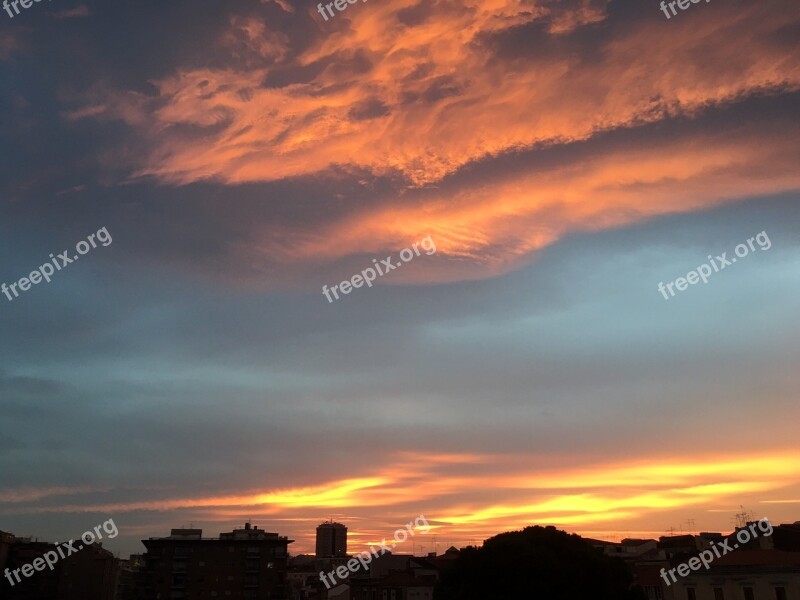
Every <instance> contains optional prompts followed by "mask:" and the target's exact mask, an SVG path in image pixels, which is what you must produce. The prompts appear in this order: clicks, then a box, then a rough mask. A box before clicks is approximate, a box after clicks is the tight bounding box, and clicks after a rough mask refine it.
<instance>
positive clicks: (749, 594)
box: [742, 587, 756, 600]
mask: <svg viewBox="0 0 800 600" xmlns="http://www.w3.org/2000/svg"><path fill="white" fill-rule="evenodd" d="M742 591H743V592H744V600H756V597H755V595H754V594H753V588H751V587H746V588H744V589H742Z"/></svg>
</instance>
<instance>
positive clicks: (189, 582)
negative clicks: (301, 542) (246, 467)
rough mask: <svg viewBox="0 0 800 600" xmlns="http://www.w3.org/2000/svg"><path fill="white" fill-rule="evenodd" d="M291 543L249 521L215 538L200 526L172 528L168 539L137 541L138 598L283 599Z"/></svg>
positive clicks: (285, 590)
mask: <svg viewBox="0 0 800 600" xmlns="http://www.w3.org/2000/svg"><path fill="white" fill-rule="evenodd" d="M293 541H294V540H290V539H288V538H287V537H284V536H279V535H278V534H277V533H269V532H267V531H264V530H263V529H259V528H258V527H253V526H252V525H251V524H250V523H246V524H245V526H244V528H243V529H234V530H233V531H231V532H228V533H221V534H220V535H219V537H218V538H204V537H203V530H202V529H173V530H172V532H171V534H170V536H169V537H164V538H150V539H147V540H142V543H143V544H144V546H145V548H147V552H146V554H145V555H144V563H145V566H144V572H143V573H142V577H141V589H140V590H139V598H142V599H147V600H150V599H153V598H173V599H181V598H185V599H187V600H188V599H191V600H195V599H199V598H239V599H240V600H256V599H258V600H266V599H269V600H286V599H287V598H288V597H289V596H288V589H287V585H286V562H287V558H288V546H289V544H291V543H292V542H293Z"/></svg>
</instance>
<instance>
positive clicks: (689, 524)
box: [686, 519, 697, 535]
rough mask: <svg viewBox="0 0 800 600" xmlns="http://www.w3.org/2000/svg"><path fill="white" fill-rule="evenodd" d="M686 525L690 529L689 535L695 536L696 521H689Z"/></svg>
mask: <svg viewBox="0 0 800 600" xmlns="http://www.w3.org/2000/svg"><path fill="white" fill-rule="evenodd" d="M686 525H687V527H689V533H691V534H692V535H694V534H695V531H697V525H695V522H694V519H689V520H687V521H686Z"/></svg>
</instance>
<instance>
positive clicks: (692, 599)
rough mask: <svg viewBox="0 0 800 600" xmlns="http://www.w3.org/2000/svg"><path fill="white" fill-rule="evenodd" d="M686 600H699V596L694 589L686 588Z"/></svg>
mask: <svg viewBox="0 0 800 600" xmlns="http://www.w3.org/2000/svg"><path fill="white" fill-rule="evenodd" d="M686 600H697V594H696V593H695V591H694V588H686Z"/></svg>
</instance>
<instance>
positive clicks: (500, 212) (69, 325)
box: [0, 0, 800, 555]
mask: <svg viewBox="0 0 800 600" xmlns="http://www.w3.org/2000/svg"><path fill="white" fill-rule="evenodd" d="M334 10H335V9H334ZM0 82H2V85H1V86H0V90H1V91H2V93H0V114H1V115H2V116H0V124H1V126H0V137H1V138H2V148H3V160H2V161H1V162H0V283H3V282H5V284H7V285H9V284H11V283H15V282H17V281H18V280H19V279H20V278H22V277H27V276H28V275H29V274H30V272H31V271H33V270H34V269H36V268H37V267H38V266H39V265H42V264H43V263H45V262H46V261H48V260H49V259H48V256H49V255H50V254H51V253H52V254H58V253H61V252H62V251H64V250H66V249H74V248H75V245H76V243H77V242H79V241H80V240H85V239H86V238H87V237H88V236H89V235H90V234H93V233H95V232H97V231H98V230H99V229H101V228H103V227H106V228H107V231H108V232H109V233H110V235H111V237H112V238H113V242H112V243H111V244H110V245H108V246H107V247H103V246H99V247H98V248H96V249H92V250H91V251H90V252H89V253H87V254H86V255H85V256H82V257H81V259H80V261H79V262H77V263H74V264H71V265H69V266H68V267H65V268H64V269H63V270H62V271H59V272H57V273H56V274H55V275H54V276H53V279H52V282H50V283H45V282H42V283H40V284H38V285H34V286H33V287H32V288H31V289H30V290H28V291H26V292H24V293H22V294H21V295H20V296H19V297H18V298H15V299H14V300H13V301H9V300H8V299H7V298H6V297H5V296H3V295H0V530H3V531H9V532H12V533H14V534H16V535H20V536H22V535H31V536H34V537H39V538H40V539H46V540H50V541H57V540H64V539H68V538H77V537H78V536H79V535H80V534H81V533H82V532H83V531H85V530H87V529H91V528H93V527H94V526H95V525H97V524H99V523H102V522H103V521H105V520H106V519H108V518H113V519H114V521H115V523H116V524H117V526H118V528H119V532H120V534H119V537H118V538H116V539H115V540H113V541H109V542H108V543H107V544H106V547H108V548H110V549H112V550H114V551H117V552H120V553H121V554H123V555H127V554H129V553H131V552H141V551H143V549H144V548H143V546H141V544H140V543H139V540H141V539H142V538H145V537H149V536H162V535H168V534H169V530H170V529H171V528H173V527H180V526H182V525H186V526H188V525H189V524H193V525H194V526H195V527H201V528H203V529H204V533H205V534H206V535H209V536H216V535H217V534H218V533H219V532H220V531H226V530H230V529H231V528H233V527H234V526H239V527H241V526H242V524H243V523H244V522H245V521H246V520H252V522H253V523H254V524H256V525H258V526H259V527H263V528H265V529H267V530H270V531H277V532H279V533H280V534H281V535H288V536H289V537H290V538H291V539H294V540H296V542H295V543H294V544H292V545H291V546H290V551H291V553H292V554H298V553H302V552H313V536H314V529H315V527H316V526H317V525H318V524H319V523H320V522H322V521H323V520H326V519H329V518H333V519H335V520H338V521H341V522H343V523H345V524H347V525H348V527H349V548H350V550H351V551H359V550H361V549H363V548H364V547H365V544H369V543H376V542H380V540H381V539H382V538H383V537H387V538H388V537H390V536H392V535H393V532H394V530H396V529H397V528H399V527H402V526H404V525H405V524H406V523H407V522H409V521H410V520H412V519H414V518H415V517H417V516H418V515H420V514H422V515H424V516H425V517H426V518H427V520H428V522H429V523H430V524H431V525H432V526H433V527H432V529H431V531H430V532H429V533H428V534H427V535H418V536H417V537H416V538H415V541H414V547H413V548H412V545H411V542H408V543H407V545H406V548H403V550H405V551H409V552H410V551H412V549H413V550H416V551H417V552H418V553H419V552H430V551H433V550H434V548H435V549H437V550H439V551H440V552H441V551H443V550H444V549H445V548H446V547H447V546H449V545H456V546H463V545H465V544H467V543H475V542H480V541H481V540H483V539H485V538H487V537H489V536H491V535H494V534H496V533H499V532H502V531H506V530H512V529H519V528H522V527H524V526H526V525H531V524H541V525H545V524H552V525H556V526H558V527H561V528H564V529H566V530H568V531H571V532H576V533H580V534H583V535H587V536H591V537H602V538H606V539H620V538H622V537H626V536H638V537H643V536H644V537H651V536H652V537H657V536H660V535H664V534H665V533H666V532H667V531H668V530H670V529H671V528H672V529H673V530H674V531H675V532H676V533H677V532H680V531H688V530H689V529H690V528H691V527H690V526H689V525H688V524H687V523H688V521H689V520H693V521H694V526H693V528H694V529H695V530H697V531H699V530H703V531H722V530H729V529H730V528H731V524H732V521H731V519H732V517H733V515H734V514H735V513H737V512H739V511H740V510H741V508H740V506H744V507H745V509H746V510H748V511H751V512H752V513H753V514H754V516H755V517H757V518H761V517H767V518H769V519H770V520H771V521H772V522H773V523H780V522H793V521H797V520H800V434H798V432H800V402H798V400H800V398H798V389H800V370H799V369H798V365H799V364H800V319H799V318H798V306H799V305H800V304H799V303H800V300H799V299H800V205H798V199H799V198H800V196H799V195H798V193H799V192H800V119H799V118H798V117H800V3H798V2H797V1H796V0H759V1H756V0H711V1H710V2H700V3H697V4H691V5H690V6H689V8H688V9H687V10H684V11H679V13H678V14H677V15H676V16H674V17H672V18H671V19H669V20H668V19H667V18H666V17H665V16H664V14H663V13H662V12H661V10H660V8H659V2H657V1H656V0H646V1H644V2H642V1H641V0H613V1H604V0H486V1H484V2H478V1H477V0H461V1H459V2H455V1H446V0H441V1H440V0H369V1H364V2H356V3H355V4H349V5H347V9H346V10H345V11H343V12H337V13H336V14H335V16H334V17H331V18H329V19H328V20H327V21H324V20H323V19H322V17H321V16H320V14H319V13H318V12H317V6H316V4H314V3H312V2H310V1H309V2H306V3H303V2H300V1H299V0H274V1H269V0H261V1H259V0H225V1H220V0H191V1H190V0H171V1H170V2H154V1H141V0H140V1H138V2H134V1H133V0H120V1H117V2H99V1H98V2H86V3H80V2H76V1H73V0H52V1H50V2H39V3H35V4H33V5H32V6H31V7H30V8H28V9H22V10H21V12H20V14H19V15H16V16H14V17H13V18H10V17H9V16H8V15H7V13H6V12H5V11H0ZM761 232H764V233H765V234H766V235H767V236H768V238H769V240H770V243H771V246H770V247H769V248H768V249H762V248H759V246H758V245H756V246H755V250H753V251H752V252H749V254H748V256H747V257H746V258H744V257H743V258H739V259H738V262H737V263H736V264H732V265H730V266H728V267H727V268H726V269H724V270H722V271H720V272H719V273H714V274H713V275H712V276H711V277H710V278H709V280H708V283H706V284H703V283H699V284H697V285H691V286H689V288H688V289H686V290H685V291H682V292H679V293H678V294H677V295H676V296H675V297H672V298H670V299H669V300H665V299H664V297H663V296H662V295H661V293H659V291H658V285H659V283H660V282H664V283H667V282H672V281H674V280H676V279H677V278H679V277H685V276H686V274H687V273H688V272H689V271H691V270H693V269H695V268H696V267H698V266H699V265H701V264H703V263H706V262H708V258H707V257H708V256H709V255H712V256H718V255H721V254H722V253H723V252H727V255H728V258H730V257H732V256H734V248H735V247H736V246H737V244H741V243H746V242H747V240H748V239H750V238H753V237H755V236H757V235H758V234H759V233H761ZM427 236H430V238H431V240H433V242H434V243H435V247H436V252H435V253H431V254H426V253H425V252H423V253H422V254H421V255H420V256H418V257H415V258H414V259H413V260H411V261H410V262H409V263H407V264H404V265H403V268H402V269H398V270H395V271H392V272H391V273H387V274H386V275H385V276H383V277H380V278H379V279H378V280H377V281H376V283H375V285H374V286H373V287H371V288H367V287H361V288H359V289H354V290H353V291H352V292H351V293H350V294H349V295H346V296H342V297H341V298H340V299H339V300H337V301H335V302H332V303H329V302H328V301H327V300H326V299H325V296H323V295H322V293H321V290H322V287H323V286H324V285H326V286H328V287H331V286H333V285H335V284H338V283H339V282H341V281H343V280H345V279H349V278H350V277H352V276H353V275H354V274H357V273H359V272H361V271H362V270H363V269H365V268H367V267H371V266H372V265H373V259H377V260H381V259H384V258H386V257H389V256H392V257H395V260H397V259H396V257H397V255H398V253H399V252H400V251H401V250H402V249H404V248H407V247H410V246H411V245H412V244H413V243H415V242H419V241H420V240H422V239H423V238H426V237H427Z"/></svg>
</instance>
